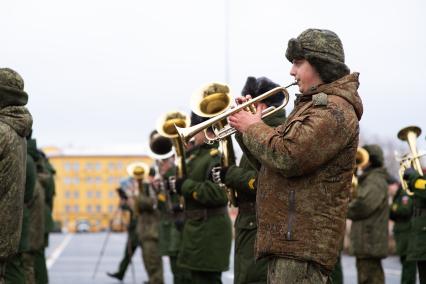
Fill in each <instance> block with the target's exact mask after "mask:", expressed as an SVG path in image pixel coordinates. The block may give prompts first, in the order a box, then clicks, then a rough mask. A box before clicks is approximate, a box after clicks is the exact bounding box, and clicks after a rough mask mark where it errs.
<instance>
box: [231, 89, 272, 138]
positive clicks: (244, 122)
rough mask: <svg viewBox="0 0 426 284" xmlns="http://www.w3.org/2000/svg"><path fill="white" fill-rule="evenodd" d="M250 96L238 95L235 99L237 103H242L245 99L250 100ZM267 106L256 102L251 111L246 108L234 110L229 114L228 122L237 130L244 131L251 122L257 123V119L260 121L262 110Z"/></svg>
mask: <svg viewBox="0 0 426 284" xmlns="http://www.w3.org/2000/svg"><path fill="white" fill-rule="evenodd" d="M250 99H251V96H250V95H248V96H245V97H238V98H237V99H236V102H237V104H239V105H240V104H243V103H245V102H246V101H248V100H250ZM266 108H267V106H266V104H264V103H261V102H258V103H257V104H256V108H255V109H256V111H255V112H254V113H253V112H251V111H248V110H242V111H239V112H236V113H234V114H232V115H230V116H229V118H228V122H229V124H230V125H231V126H232V127H234V128H235V129H237V130H238V131H239V132H241V133H244V132H245V131H246V130H247V128H248V127H249V126H250V125H252V124H253V123H257V122H259V121H262V111H263V110H265V109H266Z"/></svg>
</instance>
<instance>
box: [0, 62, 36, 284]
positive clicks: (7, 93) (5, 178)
mask: <svg viewBox="0 0 426 284" xmlns="http://www.w3.org/2000/svg"><path fill="white" fill-rule="evenodd" d="M27 101H28V95H27V93H26V92H24V80H23V79H22V77H21V76H20V75H19V74H18V73H17V72H15V71H13V70H12V69H9V68H0V153H1V154H0V156H1V159H0V184H1V186H0V208H1V209H0V228H1V229H0V283H1V284H3V283H4V281H5V269H6V263H7V261H8V260H9V259H11V258H13V257H14V256H15V255H16V253H17V252H18V248H19V243H20V240H21V229H22V220H23V204H24V192H25V170H26V153H27V148H26V139H25V137H26V136H27V135H28V134H29V133H30V131H31V126H32V117H31V114H30V113H29V111H28V110H27V108H25V107H24V106H25V105H26V104H27Z"/></svg>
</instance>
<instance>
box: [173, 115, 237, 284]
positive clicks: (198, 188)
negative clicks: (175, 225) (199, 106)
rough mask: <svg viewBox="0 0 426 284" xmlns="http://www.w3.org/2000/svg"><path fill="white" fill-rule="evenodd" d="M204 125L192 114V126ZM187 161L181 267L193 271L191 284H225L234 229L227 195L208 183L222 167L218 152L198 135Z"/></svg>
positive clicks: (182, 182)
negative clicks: (216, 170)
mask: <svg viewBox="0 0 426 284" xmlns="http://www.w3.org/2000/svg"><path fill="white" fill-rule="evenodd" d="M201 121H203V119H202V118H201V117H199V116H198V115H196V114H194V113H192V115H191V125H195V124H198V123H200V122H201ZM186 157H187V160H186V165H187V177H186V178H183V179H178V180H176V190H177V191H178V193H180V194H182V195H183V197H184V199H185V225H184V227H183V235H182V245H181V249H180V252H179V255H178V265H180V266H182V267H184V268H187V269H189V270H190V271H191V278H192V280H191V281H192V282H191V283H194V284H209V283H222V282H221V274H222V271H226V270H228V268H229V254H230V251H231V242H232V227H231V220H230V218H229V215H228V209H227V203H228V197H227V195H226V192H225V191H223V190H222V189H221V188H220V187H219V185H217V184H215V183H213V182H212V181H211V180H209V176H210V171H211V169H212V168H213V167H214V166H217V165H219V164H220V156H219V151H218V149H217V145H216V144H213V145H207V144H204V133H203V132H199V133H198V134H196V135H195V137H194V141H193V145H192V146H191V148H190V149H189V151H187V153H186Z"/></svg>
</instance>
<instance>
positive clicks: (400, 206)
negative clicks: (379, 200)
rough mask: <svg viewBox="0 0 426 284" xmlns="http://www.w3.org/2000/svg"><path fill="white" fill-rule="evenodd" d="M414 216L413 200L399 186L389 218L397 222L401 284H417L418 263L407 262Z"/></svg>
mask: <svg viewBox="0 0 426 284" xmlns="http://www.w3.org/2000/svg"><path fill="white" fill-rule="evenodd" d="M412 215H413V198H412V197H411V196H409V195H408V194H407V193H406V192H405V191H404V190H403V189H402V186H401V185H399V186H398V190H397V192H396V194H395V196H394V197H393V201H392V205H391V207H390V215H389V218H390V219H391V220H393V221H394V222H395V223H394V226H393V235H394V237H395V242H396V253H397V254H398V255H399V257H400V260H401V264H402V274H401V284H415V283H416V262H415V261H407V254H408V244H409V243H410V233H411V216H412Z"/></svg>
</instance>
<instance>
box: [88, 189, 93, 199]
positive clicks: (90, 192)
mask: <svg viewBox="0 0 426 284" xmlns="http://www.w3.org/2000/svg"><path fill="white" fill-rule="evenodd" d="M86 195H87V198H92V197H93V194H92V191H90V190H89V191H88V192H87V193H86Z"/></svg>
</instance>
